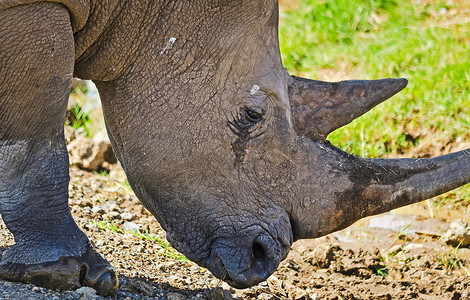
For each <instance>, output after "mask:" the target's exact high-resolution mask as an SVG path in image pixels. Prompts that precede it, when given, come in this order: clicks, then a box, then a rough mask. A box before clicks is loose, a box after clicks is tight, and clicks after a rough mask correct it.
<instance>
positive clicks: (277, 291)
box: [266, 275, 284, 296]
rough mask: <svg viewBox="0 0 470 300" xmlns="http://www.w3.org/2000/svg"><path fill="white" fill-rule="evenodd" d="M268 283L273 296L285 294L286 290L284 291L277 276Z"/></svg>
mask: <svg viewBox="0 0 470 300" xmlns="http://www.w3.org/2000/svg"><path fill="white" fill-rule="evenodd" d="M266 281H267V283H268V287H269V291H270V292H271V294H273V295H277V296H280V295H283V294H284V290H283V289H282V281H280V280H279V279H277V277H276V276H274V275H271V276H270V277H269V278H268V279H267V280H266Z"/></svg>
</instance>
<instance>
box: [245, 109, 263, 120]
mask: <svg viewBox="0 0 470 300" xmlns="http://www.w3.org/2000/svg"><path fill="white" fill-rule="evenodd" d="M245 118H246V119H247V120H248V121H250V122H252V123H257V122H259V121H261V119H262V118H263V116H262V113H261V112H257V111H256V110H254V109H250V108H248V109H246V111H245Z"/></svg>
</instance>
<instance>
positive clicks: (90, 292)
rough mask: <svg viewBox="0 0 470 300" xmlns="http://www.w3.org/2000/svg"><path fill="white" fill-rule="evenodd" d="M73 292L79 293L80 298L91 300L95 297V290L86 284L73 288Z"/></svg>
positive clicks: (81, 299)
mask: <svg viewBox="0 0 470 300" xmlns="http://www.w3.org/2000/svg"><path fill="white" fill-rule="evenodd" d="M75 293H77V294H79V295H80V300H93V299H96V290H95V289H94V288H91V287H88V286H82V287H81V288H78V289H76V290H75Z"/></svg>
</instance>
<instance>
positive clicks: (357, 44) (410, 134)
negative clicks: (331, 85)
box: [279, 0, 470, 201]
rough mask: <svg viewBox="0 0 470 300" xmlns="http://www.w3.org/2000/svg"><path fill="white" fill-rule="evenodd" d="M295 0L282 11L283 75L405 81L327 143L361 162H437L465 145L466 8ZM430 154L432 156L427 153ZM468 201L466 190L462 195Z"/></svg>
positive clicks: (469, 112)
mask: <svg viewBox="0 0 470 300" xmlns="http://www.w3.org/2000/svg"><path fill="white" fill-rule="evenodd" d="M449 3H450V2H449V1H446V0H435V1H410V0H328V1H326V0H299V1H298V3H297V5H296V7H294V8H292V5H290V10H289V11H284V12H281V15H280V17H281V23H280V30H279V31H280V32H279V33H280V34H279V36H280V47H281V53H282V59H283V63H284V65H285V67H286V68H287V70H288V71H289V73H291V74H294V75H298V76H303V77H307V78H312V79H317V80H326V81H338V80H345V79H379V78H388V77H405V78H407V79H408V80H409V85H408V87H407V88H406V89H405V90H403V91H402V92H400V93H399V94H398V95H396V96H394V97H393V98H392V99H390V100H388V101H387V102H385V103H383V104H381V105H379V106H378V107H376V108H375V109H373V110H371V111H370V112H369V113H367V114H365V115H363V116H362V117H360V118H358V119H357V120H355V121H353V122H352V123H351V124H349V125H347V126H345V127H343V128H340V129H338V130H336V131H334V132H333V133H332V134H330V136H329V137H328V139H329V140H330V141H331V142H332V143H333V144H334V145H336V146H338V147H340V148H342V149H343V150H345V151H347V152H349V153H353V154H356V155H360V156H365V157H387V156H397V155H398V156H399V155H404V156H409V155H410V154H408V153H409V152H410V150H412V149H417V150H416V151H415V152H413V153H414V156H423V157H427V156H435V155H438V154H440V153H436V150H435V149H436V147H437V149H439V147H441V146H442V147H445V146H446V145H448V144H450V143H461V142H462V141H467V142H468V141H469V140H470V59H469V57H470V22H469V20H470V2H468V1H465V0H463V1H461V0H456V1H453V4H449ZM433 149H434V150H433ZM460 190H461V191H463V192H461V193H460V196H464V197H465V199H467V200H469V201H470V197H469V193H470V192H469V191H470V186H469V185H467V186H466V187H465V188H463V189H460Z"/></svg>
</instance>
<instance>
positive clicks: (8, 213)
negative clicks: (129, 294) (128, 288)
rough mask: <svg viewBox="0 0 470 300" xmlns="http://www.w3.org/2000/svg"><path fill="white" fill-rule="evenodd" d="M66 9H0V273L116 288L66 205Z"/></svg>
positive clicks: (69, 49)
mask: <svg viewBox="0 0 470 300" xmlns="http://www.w3.org/2000/svg"><path fill="white" fill-rule="evenodd" d="M73 53H74V44H73V35H72V29H71V25H70V17H69V13H68V10H67V9H66V8H65V7H64V6H62V5H58V4H53V3H35V4H32V5H22V6H18V7H13V8H9V9H6V10H3V11H2V10H0V212H1V215H2V218H3V220H4V222H5V224H6V225H7V227H8V229H9V230H10V231H11V232H12V233H13V235H14V237H15V244H14V245H13V246H12V247H11V248H10V249H8V250H7V251H5V253H4V254H3V257H2V260H1V263H0V276H1V277H3V278H5V279H8V280H14V281H21V282H26V283H32V284H36V285H40V286H44V287H47V288H53V289H74V288H78V287H80V286H83V285H85V286H92V287H94V288H95V289H97V291H98V292H99V293H101V294H110V293H112V292H114V291H115V290H116V289H117V278H116V273H115V271H114V269H113V268H112V267H111V265H110V264H109V263H108V262H107V261H106V260H105V259H103V258H102V257H101V256H100V255H99V254H98V253H97V252H96V251H95V250H94V249H93V247H92V246H91V245H90V243H89V241H88V238H87V237H86V236H85V234H84V233H83V232H82V231H80V229H79V228H78V226H77V225H76V224H75V222H74V220H73V218H72V216H71V214H70V211H69V208H68V203H67V201H68V183H69V174H68V156H67V149H66V147H65V142H64V134H63V124H64V118H65V111H66V106H67V99H68V93H69V90H70V84H71V79H72V73H73V65H74V55H73Z"/></svg>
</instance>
